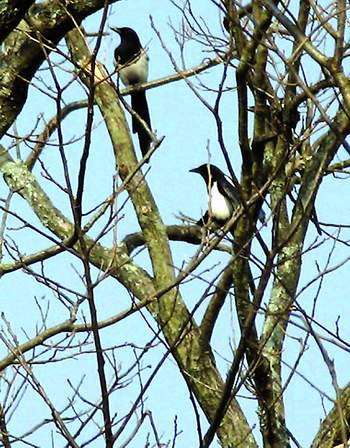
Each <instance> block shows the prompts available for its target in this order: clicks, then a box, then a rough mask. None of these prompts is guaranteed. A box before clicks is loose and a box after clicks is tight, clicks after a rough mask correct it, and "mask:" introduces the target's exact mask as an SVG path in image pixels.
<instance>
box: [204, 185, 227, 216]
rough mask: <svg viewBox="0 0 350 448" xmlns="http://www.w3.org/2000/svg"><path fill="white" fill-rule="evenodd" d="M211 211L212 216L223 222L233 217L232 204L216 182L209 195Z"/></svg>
mask: <svg viewBox="0 0 350 448" xmlns="http://www.w3.org/2000/svg"><path fill="white" fill-rule="evenodd" d="M209 209H210V211H211V214H212V216H214V217H215V218H216V219H218V220H221V221H225V220H226V219H229V218H230V217H231V216H232V212H233V207H232V204H231V202H230V201H229V200H228V199H226V198H225V196H223V195H222V194H221V193H220V192H219V189H218V186H217V183H216V182H213V185H212V187H211V190H210V193H209Z"/></svg>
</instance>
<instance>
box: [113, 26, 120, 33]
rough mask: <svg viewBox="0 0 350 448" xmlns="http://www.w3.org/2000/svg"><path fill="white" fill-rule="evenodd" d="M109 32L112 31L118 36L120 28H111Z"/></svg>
mask: <svg viewBox="0 0 350 448" xmlns="http://www.w3.org/2000/svg"><path fill="white" fill-rule="evenodd" d="M111 30H112V31H114V32H115V33H118V34H120V28H117V27H113V26H111Z"/></svg>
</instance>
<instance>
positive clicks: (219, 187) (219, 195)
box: [190, 164, 266, 226]
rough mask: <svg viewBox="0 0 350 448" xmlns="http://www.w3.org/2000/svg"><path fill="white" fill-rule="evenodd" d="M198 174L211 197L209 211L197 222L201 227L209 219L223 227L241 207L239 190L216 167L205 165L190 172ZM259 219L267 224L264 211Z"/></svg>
mask: <svg viewBox="0 0 350 448" xmlns="http://www.w3.org/2000/svg"><path fill="white" fill-rule="evenodd" d="M190 172H191V173H198V174H200V175H201V176H202V178H203V179H204V182H205V184H206V186H207V190H208V195H209V201H208V202H209V211H207V212H206V213H205V214H204V216H203V217H202V218H201V219H200V220H199V221H198V222H197V224H199V225H203V224H207V222H208V221H209V217H211V218H212V220H214V222H215V223H216V224H218V225H219V226H223V225H224V224H225V223H226V222H227V221H228V220H229V219H230V218H231V216H232V215H233V213H234V211H235V210H236V209H237V208H238V207H239V205H240V203H241V202H240V194H239V191H238V189H237V188H236V187H235V186H234V185H233V183H231V181H230V180H229V179H228V177H227V176H226V175H225V174H224V173H223V172H222V171H221V170H220V168H218V167H217V166H215V165H212V164H203V165H200V166H198V167H197V168H193V169H192V170H190ZM259 219H260V221H261V222H262V223H265V219H266V215H265V212H264V211H263V209H261V210H260V212H259Z"/></svg>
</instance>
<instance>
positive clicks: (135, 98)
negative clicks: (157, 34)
mask: <svg viewBox="0 0 350 448" xmlns="http://www.w3.org/2000/svg"><path fill="white" fill-rule="evenodd" d="M111 29H112V30H113V31H115V32H116V33H118V34H119V36H120V44H119V46H118V47H117V48H116V49H115V51H114V62H115V66H116V70H117V72H118V74H119V76H120V79H121V80H122V82H123V84H124V85H125V86H126V87H133V86H136V85H137V84H141V83H144V82H146V81H147V78H148V56H147V53H146V51H145V49H144V48H143V47H142V45H141V42H140V39H139V37H138V35H137V33H136V32H135V31H134V30H133V29H131V28H127V27H123V28H111ZM131 109H132V110H133V111H134V112H136V114H137V116H135V115H132V131H133V133H134V134H137V135H138V138H139V143H140V149H141V153H142V156H145V155H146V153H147V151H148V150H149V148H150V145H151V143H152V139H151V136H150V135H149V133H148V132H147V130H146V129H145V126H144V124H143V123H142V122H141V120H142V121H144V122H145V123H146V125H147V127H148V128H149V129H150V130H151V118H150V114H149V109H148V104H147V99H146V92H145V91H144V90H139V91H136V92H133V93H132V94H131ZM140 119H141V120H140Z"/></svg>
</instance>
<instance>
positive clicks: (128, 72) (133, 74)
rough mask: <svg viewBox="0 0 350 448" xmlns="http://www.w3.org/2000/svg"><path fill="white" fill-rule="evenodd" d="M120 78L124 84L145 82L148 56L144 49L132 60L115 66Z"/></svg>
mask: <svg viewBox="0 0 350 448" xmlns="http://www.w3.org/2000/svg"><path fill="white" fill-rule="evenodd" d="M117 69H118V72H119V76H120V79H121V80H122V81H123V84H124V85H125V86H130V85H132V84H138V83H142V82H146V81H147V78H148V56H147V53H146V52H145V50H142V51H141V53H140V54H139V55H138V56H137V57H136V58H135V59H133V60H132V61H130V62H128V63H127V64H125V65H123V66H119V67H117Z"/></svg>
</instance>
